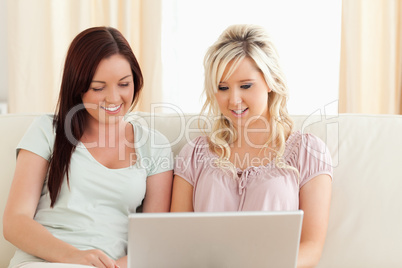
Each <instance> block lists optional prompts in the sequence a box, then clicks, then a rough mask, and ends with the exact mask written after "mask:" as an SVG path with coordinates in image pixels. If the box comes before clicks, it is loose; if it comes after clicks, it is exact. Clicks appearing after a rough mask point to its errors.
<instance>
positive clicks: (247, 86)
mask: <svg viewBox="0 0 402 268" xmlns="http://www.w3.org/2000/svg"><path fill="white" fill-rule="evenodd" d="M251 86H252V85H251V84H247V85H242V86H241V87H240V88H242V89H248V88H250V87H251Z"/></svg>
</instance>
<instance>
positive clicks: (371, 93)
mask: <svg viewBox="0 0 402 268" xmlns="http://www.w3.org/2000/svg"><path fill="white" fill-rule="evenodd" d="M401 91H402V1H401V0H369V1H367V0H343V1H342V46H341V70H340V89H339V94H340V100H339V112H341V113H376V114H378V113H386V114H401V113H402V99H401Z"/></svg>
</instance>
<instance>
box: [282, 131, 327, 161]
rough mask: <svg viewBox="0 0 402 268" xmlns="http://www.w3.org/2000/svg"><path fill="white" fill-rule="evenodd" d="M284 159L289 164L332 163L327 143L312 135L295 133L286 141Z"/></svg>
mask: <svg viewBox="0 0 402 268" xmlns="http://www.w3.org/2000/svg"><path fill="white" fill-rule="evenodd" d="M283 156H284V159H286V160H288V162H294V161H298V162H299V161H300V160H303V161H305V160H308V159H310V160H313V159H314V160H318V161H324V162H330V158H331V155H330V152H329V150H328V147H327V145H326V144H325V142H324V141H323V140H322V139H321V138H319V137H318V136H316V135H314V134H311V133H302V132H301V131H295V132H293V133H292V134H291V135H290V136H289V138H288V139H287V140H286V147H285V152H284V155H283Z"/></svg>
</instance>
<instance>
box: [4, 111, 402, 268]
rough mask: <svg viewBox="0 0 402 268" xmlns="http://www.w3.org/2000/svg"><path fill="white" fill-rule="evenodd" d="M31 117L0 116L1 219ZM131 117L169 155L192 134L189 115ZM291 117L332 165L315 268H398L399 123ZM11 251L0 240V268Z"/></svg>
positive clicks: (401, 247)
mask: <svg viewBox="0 0 402 268" xmlns="http://www.w3.org/2000/svg"><path fill="white" fill-rule="evenodd" d="M36 116H37V115H32V114H9V115H1V116H0V129H1V131H0V133H1V134H0V135H1V138H0V163H1V169H0V174H1V177H0V215H1V216H0V217H1V219H2V217H3V211H4V206H5V202H6V199H7V196H8V190H9V187H10V184H11V181H12V178H13V172H14V167H15V147H16V145H17V143H18V141H19V140H20V138H21V137H22V135H23V134H24V132H25V130H26V128H27V127H28V126H29V125H30V123H31V122H32V120H33V119H34V118H35V117H36ZM135 116H139V118H143V119H145V120H142V121H143V123H144V124H148V125H149V126H151V127H154V128H156V129H158V130H159V131H161V132H162V133H163V134H165V135H166V136H167V137H168V139H169V140H170V141H171V142H172V148H173V151H174V153H175V154H177V153H178V151H179V150H180V148H181V147H182V146H183V144H184V143H185V142H186V139H188V138H193V137H195V136H197V135H199V134H200V133H199V131H198V130H197V125H198V124H197V122H196V121H197V120H195V117H194V115H191V114H186V115H179V114H158V115H156V116H152V117H151V116H150V114H147V113H137V114H135ZM293 118H294V120H295V123H296V128H297V129H301V130H302V131H303V132H310V133H314V134H316V135H317V136H319V137H320V138H321V139H322V140H324V141H325V142H326V143H327V145H328V148H329V150H330V151H331V155H332V158H333V163H334V181H333V193H332V203H331V213H330V221H329V228H328V234H327V239H326V243H325V247H324V252H323V255H322V258H321V261H320V264H319V265H318V267H337V268H346V267H353V268H356V267H365V268H369V267H376V268H378V267H387V268H391V267H402V139H401V136H402V116H392V115H357V114H340V115H336V116H331V115H325V114H324V115H320V114H316V115H311V116H294V117H293ZM0 225H1V227H2V221H1V223H0ZM1 229H2V228H1ZM13 251H14V247H13V246H12V245H11V244H10V243H8V242H7V241H5V240H4V238H3V237H1V238H0V267H7V265H8V261H9V259H10V258H11V256H12V254H13Z"/></svg>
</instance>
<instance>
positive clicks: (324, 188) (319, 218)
mask: <svg viewBox="0 0 402 268" xmlns="http://www.w3.org/2000/svg"><path fill="white" fill-rule="evenodd" d="M204 68H205V89H204V93H205V94H206V102H205V104H204V107H203V111H202V112H207V113H208V114H209V116H211V118H213V128H212V131H211V132H210V133H208V134H206V135H205V136H201V137H198V138H196V139H195V140H193V141H192V142H190V143H188V144H187V145H186V146H184V148H183V149H182V151H181V152H180V154H179V156H178V158H177V163H176V166H175V177H174V185H173V197H172V205H171V211H250V210H254V211H255V210H265V211H275V210H298V209H301V210H303V211H304V219H303V227H302V235H301V241H300V250H299V257H298V267H313V266H315V265H316V264H317V263H318V261H319V259H320V256H321V252H322V248H323V245H324V240H325V236H326V231H327V226H328V216H329V207H330V199H331V180H332V166H331V156H330V155H329V153H328V150H326V145H325V144H324V143H323V142H322V141H321V140H320V139H319V138H317V137H315V136H313V135H311V134H302V133H300V132H299V131H293V130H292V129H293V122H292V120H291V118H290V117H289V114H288V112H287V108H286V101H287V98H288V88H287V85H286V82H285V78H284V75H283V73H282V70H281V67H280V66H279V62H278V55H277V52H276V50H275V48H274V46H273V44H272V41H271V39H270V37H269V36H268V35H267V33H266V32H265V30H264V29H263V28H261V27H259V26H254V25H233V26H230V27H229V28H227V29H226V30H225V31H224V32H223V33H222V35H221V36H220V37H219V39H218V40H217V41H216V42H215V44H213V45H212V46H211V47H210V48H209V50H208V51H207V54H206V56H205V60H204ZM317 152H326V153H323V154H322V153H317Z"/></svg>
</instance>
